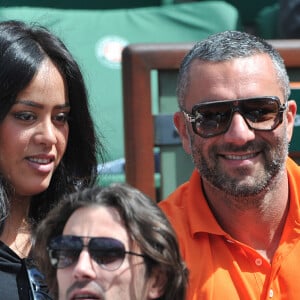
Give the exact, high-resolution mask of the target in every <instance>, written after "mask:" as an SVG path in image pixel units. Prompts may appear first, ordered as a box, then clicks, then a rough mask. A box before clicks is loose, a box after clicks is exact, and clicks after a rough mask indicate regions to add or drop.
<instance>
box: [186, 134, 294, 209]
mask: <svg viewBox="0 0 300 300" xmlns="http://www.w3.org/2000/svg"><path fill="white" fill-rule="evenodd" d="M283 132H284V133H285V132H286V131H283ZM288 145H289V142H288V139H287V136H286V134H283V135H282V136H281V137H278V138H277V139H276V140H275V141H274V143H273V144H269V143H266V142H263V141H261V142H255V141H251V142H248V143H247V144H245V145H243V146H241V147H238V146H236V145H232V144H227V145H224V146H223V147H220V146H212V147H211V148H209V151H207V153H208V157H207V156H204V154H203V151H202V148H203V147H199V144H198V145H197V146H195V143H194V141H193V140H191V146H192V157H193V161H194V165H195V167H196V168H197V169H198V171H199V172H200V174H201V176H202V178H203V179H205V180H206V181H208V182H209V183H210V184H211V185H212V186H213V187H214V188H216V189H217V190H220V191H222V192H223V193H225V194H226V195H228V196H232V197H235V198H241V197H242V198H244V201H245V202H246V203H244V205H246V206H249V205H250V206H253V205H252V204H254V203H252V204H250V203H249V202H251V201H252V200H253V201H254V202H255V200H254V198H255V196H256V195H258V194H261V193H262V192H267V191H268V190H270V188H271V186H272V185H273V184H274V183H275V181H276V180H275V178H276V177H280V176H278V174H283V171H284V170H285V162H286V159H287V156H288ZM220 150H222V152H228V153H247V152H249V153H255V152H257V153H259V155H260V156H261V157H262V163H261V165H260V167H259V168H258V169H257V170H256V172H255V173H251V174H249V168H248V167H240V168H238V169H236V170H235V176H233V175H232V174H230V173H229V172H227V171H226V169H224V167H223V166H222V164H221V163H220V158H221V157H220V155H219V154H218V153H220ZM253 197H254V198H253ZM251 198H253V199H251ZM239 201H241V199H239ZM240 204H241V203H240ZM254 205H255V204H254Z"/></svg>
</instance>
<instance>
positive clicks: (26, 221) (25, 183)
mask: <svg viewBox="0 0 300 300" xmlns="http://www.w3.org/2000/svg"><path fill="white" fill-rule="evenodd" d="M97 149H99V157H100V158H101V157H102V150H101V149H102V147H101V145H100V144H99V143H98V142H97V138H96V134H95V130H94V126H93V122H92V119H91V115H90V112H89V108H88V100H87V93H86V89H85V84H84V81H83V77H82V74H81V72H80V69H79V67H78V65H77V63H76V62H75V60H74V59H73V57H72V55H71V54H70V52H69V51H68V50H67V49H66V47H65V46H64V44H63V43H62V42H61V40H60V39H58V38H57V37H56V36H54V35H53V34H52V33H50V32H49V31H48V30H47V29H45V28H42V27H38V26H35V27H34V26H29V25H26V24H25V23H23V22H18V21H7V22H1V23H0V181H1V182H0V206H1V207H0V293H1V299H24V300H25V299H40V298H39V297H40V296H41V295H43V296H44V298H45V299H49V298H47V296H46V294H44V290H43V287H44V286H43V284H42V282H39V281H37V282H36V281H35V280H34V279H37V278H38V279H39V276H40V274H39V273H35V272H37V270H36V269H35V268H34V266H33V265H32V261H31V260H30V259H29V257H30V250H31V244H32V237H33V233H34V230H35V228H36V226H37V225H38V224H39V222H40V221H41V220H42V219H43V218H44V217H45V215H46V214H47V212H48V211H49V210H50V209H51V208H52V207H54V206H55V205H56V203H57V202H58V199H59V198H60V197H61V196H62V195H64V194H67V193H70V192H73V191H76V190H78V189H82V188H84V187H87V186H90V185H92V184H93V183H94V181H95V178H96V167H97V158H98V157H97ZM32 275H34V276H32ZM30 278H31V279H32V280H30Z"/></svg>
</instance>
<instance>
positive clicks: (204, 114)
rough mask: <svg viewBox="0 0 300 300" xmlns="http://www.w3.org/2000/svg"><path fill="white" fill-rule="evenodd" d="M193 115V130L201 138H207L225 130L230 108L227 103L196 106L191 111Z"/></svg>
mask: <svg viewBox="0 0 300 300" xmlns="http://www.w3.org/2000/svg"><path fill="white" fill-rule="evenodd" d="M193 114H194V115H195V123H194V124H195V130H196V131H197V133H198V134H199V135H201V136H205V137H209V136H213V135H217V134H220V133H222V132H224V131H226V130H227V127H228V125H229V122H230V119H231V106H230V104H228V103H217V102H216V103H213V104H212V103H211V104H207V105H203V106H196V107H195V108H194V109H193Z"/></svg>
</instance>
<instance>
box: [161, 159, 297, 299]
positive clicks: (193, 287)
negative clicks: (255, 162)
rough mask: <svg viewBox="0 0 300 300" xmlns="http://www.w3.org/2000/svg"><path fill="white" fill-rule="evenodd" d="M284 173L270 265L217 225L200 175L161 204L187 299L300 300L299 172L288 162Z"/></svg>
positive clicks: (290, 161) (191, 179) (195, 176)
mask: <svg viewBox="0 0 300 300" xmlns="http://www.w3.org/2000/svg"><path fill="white" fill-rule="evenodd" d="M287 170H288V178H289V193H290V195H289V197H290V208H289V212H288V216H287V220H286V224H285V227H284V230H283V233H282V237H281V241H280V244H279V247H278V249H277V251H276V253H275V255H274V258H273V261H272V263H271V264H270V263H269V262H268V261H266V260H265V259H264V258H263V257H262V256H261V255H260V254H259V253H257V252H256V251H255V250H254V249H252V248H251V247H249V246H247V245H245V244H242V243H240V242H238V241H236V240H234V239H233V238H232V237H231V236H229V235H228V234H227V233H226V232H224V231H223V230H222V228H221V227H220V226H219V225H218V223H217V221H216V219H215V218H214V216H213V215H212V212H211V211H210V209H209V207H208V205H207V202H206V200H205V198H204V195H203V191H202V188H201V184H200V182H201V177H200V175H199V173H198V171H194V172H193V174H192V176H191V178H190V181H189V182H187V183H185V184H183V185H181V186H180V187H179V188H178V189H177V190H175V192H173V193H172V194H171V195H170V196H169V197H168V198H167V199H166V200H164V201H162V202H160V203H159V206H160V207H161V208H162V209H163V210H164V212H165V213H166V214H167V216H168V218H169V220H170V222H171V223H172V225H173V227H174V229H175V231H176V232H177V236H178V239H179V243H180V248H181V252H182V255H183V257H184V259H185V261H186V263H187V266H188V268H189V269H190V282H189V287H188V293H187V299H188V300H201V299H206V300H213V299H214V300H226V299H228V300H248V299H249V300H256V299H259V300H262V299H280V300H283V299H288V300H299V299H300V212H299V201H300V167H299V166H297V165H296V164H295V163H294V162H293V161H292V160H291V159H288V162H287ZM232 222H234V220H232ZM237 226H243V224H237ZM245 230H247V228H245Z"/></svg>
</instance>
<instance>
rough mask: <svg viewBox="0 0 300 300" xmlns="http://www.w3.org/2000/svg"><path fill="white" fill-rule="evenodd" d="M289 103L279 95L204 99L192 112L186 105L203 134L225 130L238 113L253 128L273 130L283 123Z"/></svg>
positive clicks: (205, 135) (194, 122)
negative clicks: (215, 99)
mask: <svg viewBox="0 0 300 300" xmlns="http://www.w3.org/2000/svg"><path fill="white" fill-rule="evenodd" d="M286 108H287V105H286V104H281V103H280V100H279V98H278V97H276V96H265V97H256V98H246V99H236V100H224V101H214V102H203V103H201V104H196V105H194V106H193V108H192V113H188V112H186V111H185V110H184V109H182V112H183V113H184V115H185V117H186V119H187V120H188V121H189V122H190V123H191V124H192V127H193V131H194V133H195V134H197V135H200V136H201V137H203V138H208V137H213V136H216V135H219V134H222V133H225V132H226V131H227V130H228V129H229V127H230V124H231V120H232V117H233V115H234V113H236V112H238V113H240V115H241V116H242V117H243V118H244V120H245V122H246V123H247V125H248V127H249V128H250V129H254V130H261V131H271V130H273V129H275V128H276V127H277V126H278V125H279V124H280V123H282V120H283V118H282V116H283V112H284V111H285V109H286Z"/></svg>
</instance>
